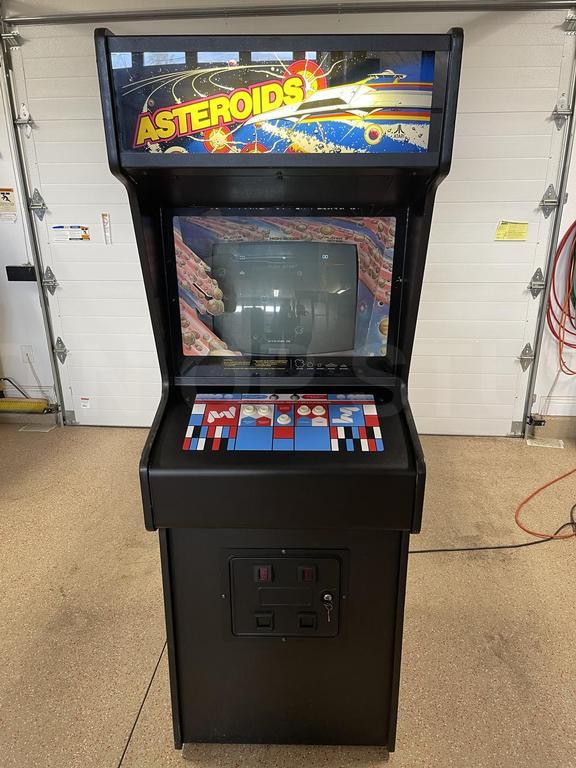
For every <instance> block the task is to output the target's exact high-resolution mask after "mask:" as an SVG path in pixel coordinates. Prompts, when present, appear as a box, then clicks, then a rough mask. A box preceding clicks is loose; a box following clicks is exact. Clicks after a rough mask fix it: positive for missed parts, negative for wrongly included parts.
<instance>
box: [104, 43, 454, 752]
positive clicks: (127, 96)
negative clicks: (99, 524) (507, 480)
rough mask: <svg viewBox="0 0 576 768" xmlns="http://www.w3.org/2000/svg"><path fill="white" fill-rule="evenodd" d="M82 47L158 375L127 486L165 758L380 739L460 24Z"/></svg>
mask: <svg viewBox="0 0 576 768" xmlns="http://www.w3.org/2000/svg"><path fill="white" fill-rule="evenodd" d="M96 47H97V57H98V69H99V75H100V84H101V94H102V102H103V110H104V121H105V127H106V139H107V145H108V154H109V161H110V167H111V169H112V172H113V173H114V174H115V175H116V176H117V177H118V178H119V179H120V180H121V181H122V182H123V183H124V185H125V186H126V189H127V191H128V195H129V199H130V205H131V209H132V215H133V219H134V226H135V230H136V238H137V242H138V248H139V253H140V258H141V262H142V271H143V276H144V283H145V286H146V293H147V297H148V303H149V307H150V313H151V317H152V324H153V328H154V335H155V340H156V346H157V349H158V357H159V361H160V367H161V372H162V398H161V402H160V406H159V408H158V412H157V414H156V417H155V419H154V423H153V426H152V429H151V431H150V436H149V438H148V441H147V444H146V447H145V450H144V454H143V456H142V462H141V466H140V478H141V484H142V497H143V503H144V516H145V522H146V527H147V528H148V529H149V530H158V531H159V537H160V549H161V558H162V577H163V584H164V595H165V607H166V624H167V632H168V656H169V669H170V683H171V692H172V711H173V721H174V740H175V744H176V747H178V748H179V747H181V746H182V744H183V743H185V742H228V743H232V742H244V743H258V742H259V743H284V744H346V745H378V746H381V747H384V748H385V749H388V750H393V749H394V742H395V733H396V713H397V708H398V689H399V680H400V657H401V643H402V620H403V609H404V593H405V587H406V566H407V558H408V542H409V537H410V534H411V533H417V532H418V531H419V530H420V523H421V515H422V502H423V494H424V477H425V466H424V458H423V455H422V450H421V447H420V443H419V441H418V436H417V434H416V429H415V427H414V421H413V419H412V414H411V411H410V406H409V403H408V399H407V380H408V372H409V368H410V357H411V353H412V346H413V341H414V331H415V325H416V317H417V312H418V302H419V297H420V289H421V285H422V275H423V270H424V262H425V256H426V248H427V244H428V235H429V230H430V220H431V217H432V208H433V203H434V195H435V191H436V188H437V186H438V184H439V183H440V181H441V180H442V179H443V178H444V176H445V175H446V174H447V172H448V169H449V166H450V159H451V154H452V141H453V134H454V120H455V114H456V99H457V93H458V80H459V72H460V59H461V50H462V31H461V30H458V29H455V30H452V31H450V32H449V33H448V34H445V35H360V36H342V35H339V36H320V35H318V36H305V37H304V36H282V37H278V36H274V37H263V36H258V37H235V36H226V37H188V36H174V37H154V36H151V37H116V36H114V35H112V34H111V33H110V32H108V31H107V30H98V31H97V33H96ZM113 226H114V222H113V221H112V233H113Z"/></svg>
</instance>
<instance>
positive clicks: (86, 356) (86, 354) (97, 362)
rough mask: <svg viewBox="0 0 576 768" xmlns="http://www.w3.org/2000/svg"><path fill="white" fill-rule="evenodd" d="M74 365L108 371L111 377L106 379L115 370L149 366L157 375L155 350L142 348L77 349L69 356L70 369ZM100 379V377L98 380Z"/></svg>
mask: <svg viewBox="0 0 576 768" xmlns="http://www.w3.org/2000/svg"><path fill="white" fill-rule="evenodd" d="M66 363H68V361H66ZM74 367H76V368H84V369H85V370H89V369H91V368H92V369H94V368H99V369H100V371H101V372H102V374H104V373H106V372H109V373H110V377H111V378H110V379H108V380H109V381H113V380H114V379H113V378H112V376H113V375H114V373H115V372H119V371H122V370H124V371H129V372H132V371H134V370H136V369H139V368H149V369H150V370H152V371H154V372H155V374H156V375H157V376H159V372H158V355H157V354H156V350H154V351H153V352H147V351H142V350H139V351H136V352H133V351H131V350H125V351H123V352H119V351H116V350H113V349H107V350H97V349H77V350H76V351H75V352H74V353H73V355H72V356H71V357H70V370H74ZM101 380H102V379H101V377H100V378H99V379H98V381H101Z"/></svg>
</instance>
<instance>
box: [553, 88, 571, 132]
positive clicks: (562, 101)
mask: <svg viewBox="0 0 576 768" xmlns="http://www.w3.org/2000/svg"><path fill="white" fill-rule="evenodd" d="M571 115H572V107H571V106H570V104H569V103H568V98H567V96H566V94H565V93H563V94H562V96H560V98H559V99H558V101H557V102H556V106H555V107H554V109H553V110H552V119H553V120H554V122H555V123H556V128H557V129H558V130H560V129H561V128H562V127H563V126H564V123H565V122H566V120H568V118H569V117H570V116H571Z"/></svg>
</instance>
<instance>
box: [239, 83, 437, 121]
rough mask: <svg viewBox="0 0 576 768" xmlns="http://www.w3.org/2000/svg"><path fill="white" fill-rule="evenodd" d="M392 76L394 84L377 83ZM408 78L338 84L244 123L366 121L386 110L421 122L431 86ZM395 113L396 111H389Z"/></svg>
mask: <svg viewBox="0 0 576 768" xmlns="http://www.w3.org/2000/svg"><path fill="white" fill-rule="evenodd" d="M384 76H389V77H390V76H391V77H393V81H392V82H375V80H376V78H382V77H384ZM404 77H405V75H398V74H396V73H395V72H392V71H391V70H386V71H385V72H381V73H379V74H378V75H372V76H370V77H367V78H366V79H364V80H360V81H359V82H357V83H351V84H350V85H336V86H332V87H329V88H322V89H319V90H316V91H311V92H309V93H308V94H307V95H306V97H305V98H304V99H302V101H299V102H296V103H294V104H290V105H288V106H284V107H279V108H278V109H274V110H272V111H270V112H266V114H265V115H254V116H253V117H251V118H249V119H248V120H246V121H245V124H246V125H251V124H254V123H260V122H262V121H263V120H265V121H266V122H268V121H271V120H289V121H292V122H296V123H298V122H301V121H305V120H314V121H317V120H321V119H323V118H324V119H329V120H334V119H338V118H341V119H352V118H354V117H357V118H366V117H370V116H373V115H374V114H375V113H378V112H380V111H384V113H386V114H385V115H384V114H383V115H382V116H386V117H390V118H393V117H398V116H399V114H398V113H401V116H402V117H404V118H407V119H409V118H410V117H411V113H410V111H409V110H413V111H414V112H415V114H414V115H413V116H414V119H422V115H421V114H420V112H419V111H420V110H430V107H431V106H432V92H431V83H401V82H400V80H401V79H404ZM390 110H394V112H390Z"/></svg>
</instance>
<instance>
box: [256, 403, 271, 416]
mask: <svg viewBox="0 0 576 768" xmlns="http://www.w3.org/2000/svg"><path fill="white" fill-rule="evenodd" d="M258 413H259V414H260V416H269V415H270V408H269V407H268V406H267V405H259V406H258Z"/></svg>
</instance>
